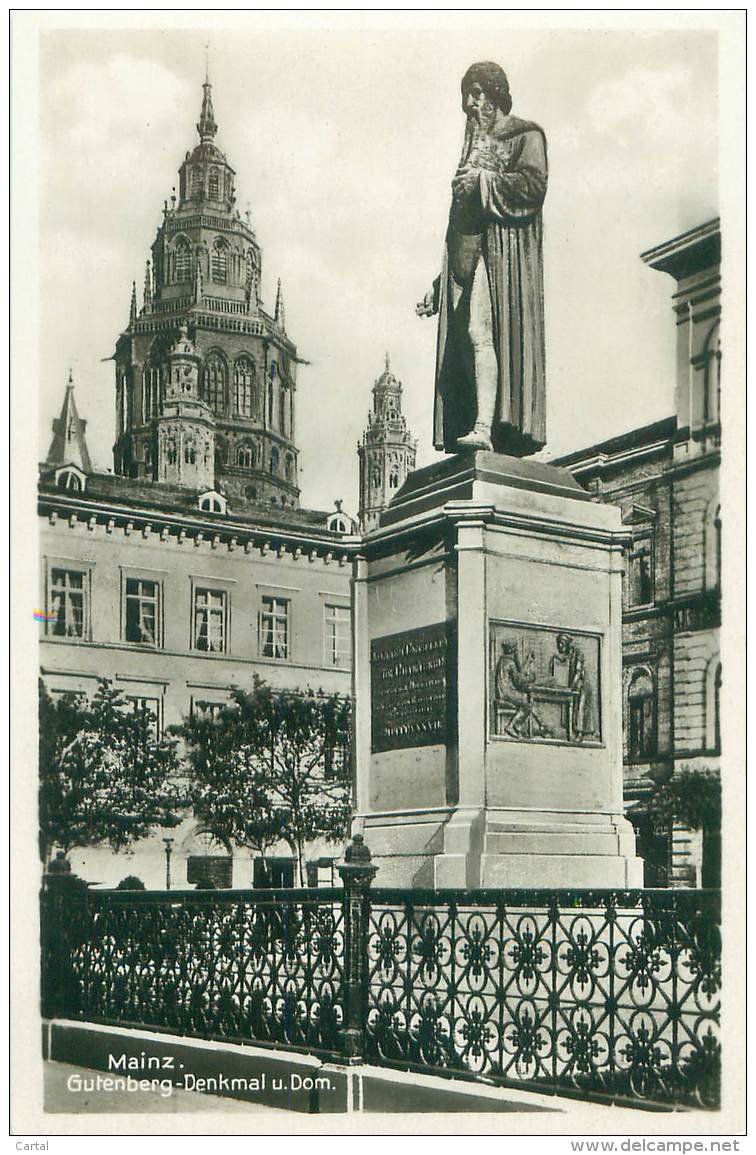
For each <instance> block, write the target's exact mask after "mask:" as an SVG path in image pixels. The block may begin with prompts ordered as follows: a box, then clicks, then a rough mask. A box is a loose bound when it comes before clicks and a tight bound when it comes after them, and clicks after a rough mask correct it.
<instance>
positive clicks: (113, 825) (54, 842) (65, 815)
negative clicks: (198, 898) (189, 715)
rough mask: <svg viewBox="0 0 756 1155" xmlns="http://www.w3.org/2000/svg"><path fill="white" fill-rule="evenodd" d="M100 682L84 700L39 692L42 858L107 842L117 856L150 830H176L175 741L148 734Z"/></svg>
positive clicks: (136, 713)
mask: <svg viewBox="0 0 756 1155" xmlns="http://www.w3.org/2000/svg"><path fill="white" fill-rule="evenodd" d="M153 727H154V719H153V717H152V715H151V714H150V712H149V710H147V709H144V708H139V709H135V710H131V709H129V708H128V703H127V701H126V700H125V699H124V698H123V697H122V696H121V695H120V694H119V692H118V691H117V690H116V689H114V688H113V686H112V685H111V683H110V682H109V681H108V680H107V679H105V678H103V679H100V681H99V682H98V687H97V691H96V693H95V694H94V697H93V698H92V700H91V701H90V702H88V701H86V700H82V699H81V698H78V697H76V696H74V695H73V694H65V695H62V696H61V697H60V698H56V699H54V698H52V697H51V696H50V694H48V692H47V690H46V688H45V686H44V683H43V682H41V681H40V688H39V776H40V785H39V822H40V854H41V857H42V860H43V862H45V863H46V862H48V861H49V857H50V852H51V850H52V848H53V847H54V846H59V847H61V848H62V849H63V850H66V851H67V850H70V849H71V848H72V847H74V846H92V845H95V844H98V843H107V844H108V845H109V846H110V847H111V848H112V849H113V850H116V851H120V850H124V849H126V848H127V847H129V846H130V845H131V844H132V843H134V842H136V841H137V840H138V839H140V838H144V837H145V836H146V835H147V834H148V832H149V829H150V827H151V826H175V825H176V824H177V823H178V821H179V817H178V816H177V815H176V814H175V813H174V808H175V807H176V806H177V805H181V799H180V792H179V787H178V783H177V781H176V777H177V772H178V769H179V765H180V764H179V761H178V758H177V756H176V751H175V745H176V744H175V742H174V741H172V740H167V739H160V738H158V737H156V736H155V734H154V732H153Z"/></svg>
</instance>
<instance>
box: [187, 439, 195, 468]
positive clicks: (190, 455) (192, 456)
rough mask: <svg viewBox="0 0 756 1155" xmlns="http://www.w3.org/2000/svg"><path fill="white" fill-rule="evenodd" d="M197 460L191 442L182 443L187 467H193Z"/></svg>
mask: <svg viewBox="0 0 756 1155" xmlns="http://www.w3.org/2000/svg"><path fill="white" fill-rule="evenodd" d="M196 460H197V454H196V451H195V448H194V442H193V441H185V442H184V461H185V462H186V464H187V465H194V463H195V461H196Z"/></svg>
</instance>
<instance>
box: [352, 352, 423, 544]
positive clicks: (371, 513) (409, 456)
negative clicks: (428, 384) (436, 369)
mask: <svg viewBox="0 0 756 1155" xmlns="http://www.w3.org/2000/svg"><path fill="white" fill-rule="evenodd" d="M416 447H417V443H416V441H415V439H414V438H413V436H412V434H411V433H410V432H409V430H408V429H407V421H406V418H405V417H404V415H403V413H402V383H401V381H399V380H398V379H397V378H396V377H395V376H394V374H393V373H392V372H391V365H390V363H389V356H388V353H387V354H386V366H385V369H384V371H383V373H381V375H380V377H379V378H378V380H377V381H376V382H375V384H374V385H373V408H372V410H371V411H370V413H368V424H367V429H366V430H365V432H364V433H363V435H362V441H361V442H360V444H359V445H358V446H357V453H358V454H359V458H360V512H359V519H360V526H361V528H362V530H363V531H365V532H367V531H369V530H371V529H375V527H376V526H377V525H378V519H379V517H380V514H381V512H382V510H384V509H385V508H386V506H387V505H388V503H389V502H390V501H391V498H392V497H394V495H395V494H396V493H397V492H398V491H399V489H400V488H401V486H402V485H403V484H404V482H405V479H406V477H407V474H408V473H410V471H411V470H413V469H414V468H415V454H416Z"/></svg>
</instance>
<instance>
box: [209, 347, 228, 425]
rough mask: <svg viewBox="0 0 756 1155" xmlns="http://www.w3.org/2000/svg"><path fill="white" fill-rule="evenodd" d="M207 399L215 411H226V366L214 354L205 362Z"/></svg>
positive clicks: (221, 412)
mask: <svg viewBox="0 0 756 1155" xmlns="http://www.w3.org/2000/svg"><path fill="white" fill-rule="evenodd" d="M205 400H206V401H207V403H208V405H209V406H210V408H211V409H212V411H213V413H220V414H223V413H225V412H226V367H225V365H224V364H223V361H222V360H221V359H220V357H218V356H217V355H213V354H211V356H209V357H208V358H207V361H206V362H205Z"/></svg>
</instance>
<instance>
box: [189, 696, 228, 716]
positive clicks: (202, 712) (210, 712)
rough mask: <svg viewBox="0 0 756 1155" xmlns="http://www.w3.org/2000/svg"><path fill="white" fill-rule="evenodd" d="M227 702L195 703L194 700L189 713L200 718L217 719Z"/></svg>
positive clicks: (195, 700)
mask: <svg viewBox="0 0 756 1155" xmlns="http://www.w3.org/2000/svg"><path fill="white" fill-rule="evenodd" d="M227 705H228V702H207V701H197V699H196V698H194V699H193V700H192V709H191V712H192V714H193V715H195V716H198V717H201V718H213V719H215V718H217V717H219V716H220V713H221V711H222V710H225V708H226V706H227Z"/></svg>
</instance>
